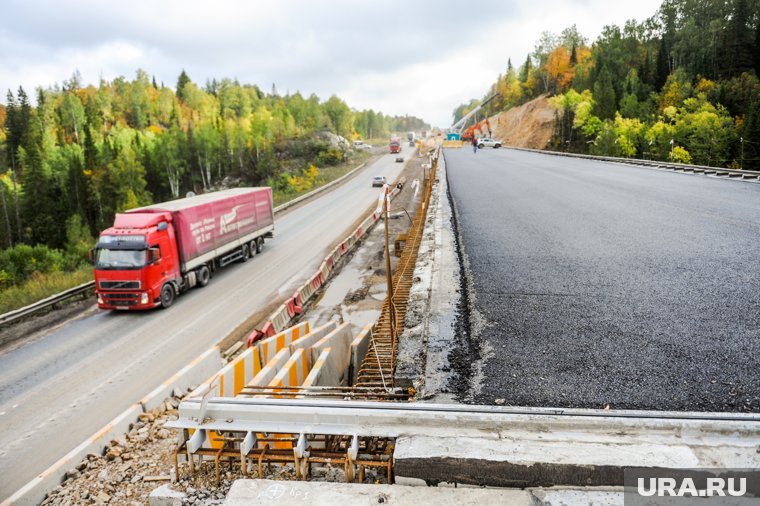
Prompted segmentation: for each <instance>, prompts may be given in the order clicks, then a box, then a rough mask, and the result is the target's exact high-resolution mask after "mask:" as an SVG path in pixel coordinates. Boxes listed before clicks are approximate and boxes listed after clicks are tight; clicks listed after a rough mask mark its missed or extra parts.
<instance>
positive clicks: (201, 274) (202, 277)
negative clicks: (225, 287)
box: [198, 265, 211, 287]
mask: <svg viewBox="0 0 760 506" xmlns="http://www.w3.org/2000/svg"><path fill="white" fill-rule="evenodd" d="M210 279H211V271H209V270H208V267H207V266H205V265H204V266H203V267H201V268H200V269H198V286H200V287H204V286H206V285H207V284H208V282H209V280H210Z"/></svg>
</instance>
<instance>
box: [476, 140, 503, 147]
mask: <svg viewBox="0 0 760 506" xmlns="http://www.w3.org/2000/svg"><path fill="white" fill-rule="evenodd" d="M500 147H501V142H499V141H495V140H493V139H491V138H489V137H483V138H482V139H478V149H483V148H494V149H496V148H500Z"/></svg>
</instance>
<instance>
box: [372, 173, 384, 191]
mask: <svg viewBox="0 0 760 506" xmlns="http://www.w3.org/2000/svg"><path fill="white" fill-rule="evenodd" d="M384 185H385V176H375V177H373V178H372V187H373V188H374V187H375V186H384Z"/></svg>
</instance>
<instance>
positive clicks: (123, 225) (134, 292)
mask: <svg viewBox="0 0 760 506" xmlns="http://www.w3.org/2000/svg"><path fill="white" fill-rule="evenodd" d="M273 233H274V211H273V208H272V189H271V188H235V189H231V190H224V191H219V192H214V193H208V194H205V195H198V196H194V197H188V198H184V199H179V200H172V201H170V202H164V203H162V204H155V205H152V206H148V207H141V208H139V209H132V210H130V211H127V212H125V213H121V214H117V215H116V218H115V220H114V224H113V227H111V228H109V229H106V230H104V231H103V232H102V233H101V234H100V238H99V240H98V243H97V245H96V246H95V248H94V249H93V250H92V252H91V254H90V257H91V260H92V263H93V267H94V270H95V293H96V295H97V297H98V307H100V308H102V309H127V310H134V309H150V308H154V307H157V306H162V307H164V308H167V307H169V306H171V305H172V303H173V302H174V299H175V298H176V296H177V295H179V294H180V293H182V292H184V291H186V290H189V289H190V288H192V287H194V286H198V287H203V286H206V285H207V284H208V282H209V279H210V278H211V274H212V273H213V272H214V271H215V270H216V269H217V268H219V267H224V266H225V265H227V264H229V263H232V262H234V261H236V260H241V261H243V262H245V261H246V260H248V259H249V258H250V257H251V256H252V255H254V254H256V253H260V252H261V249H262V247H263V246H264V238H265V237H272V236H273Z"/></svg>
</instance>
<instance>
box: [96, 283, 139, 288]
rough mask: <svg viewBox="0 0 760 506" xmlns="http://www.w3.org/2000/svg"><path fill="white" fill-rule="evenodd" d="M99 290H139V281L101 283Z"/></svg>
mask: <svg viewBox="0 0 760 506" xmlns="http://www.w3.org/2000/svg"><path fill="white" fill-rule="evenodd" d="M100 289H101V290H139V289H140V282H139V281H101V282H100Z"/></svg>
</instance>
